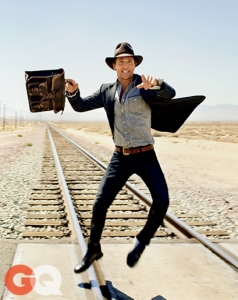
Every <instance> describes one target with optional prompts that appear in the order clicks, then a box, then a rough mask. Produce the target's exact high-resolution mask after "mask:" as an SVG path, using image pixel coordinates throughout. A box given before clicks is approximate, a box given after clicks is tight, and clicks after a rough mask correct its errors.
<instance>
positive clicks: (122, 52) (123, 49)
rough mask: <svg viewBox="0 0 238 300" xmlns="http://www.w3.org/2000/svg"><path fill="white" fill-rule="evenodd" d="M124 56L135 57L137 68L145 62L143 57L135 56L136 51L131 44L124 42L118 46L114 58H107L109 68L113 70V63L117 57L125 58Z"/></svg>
mask: <svg viewBox="0 0 238 300" xmlns="http://www.w3.org/2000/svg"><path fill="white" fill-rule="evenodd" d="M123 56H133V57H134V59H135V64H136V67H137V66H139V64H140V63H141V62H142V60H143V57H142V56H141V55H135V54H134V51H133V49H132V47H131V45H130V44H128V43H126V42H123V43H120V44H118V45H117V46H116V49H115V50H114V57H107V58H106V59H105V61H106V64H107V65H108V67H110V68H111V69H113V63H114V62H115V60H116V59H117V57H123ZM113 70H114V69H113Z"/></svg>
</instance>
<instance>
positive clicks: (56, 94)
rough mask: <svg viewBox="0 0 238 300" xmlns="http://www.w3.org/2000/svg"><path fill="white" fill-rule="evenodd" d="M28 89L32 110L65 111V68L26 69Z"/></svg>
mask: <svg viewBox="0 0 238 300" xmlns="http://www.w3.org/2000/svg"><path fill="white" fill-rule="evenodd" d="M25 79H26V90H27V96H28V101H29V107H30V111H31V112H33V113H35V112H43V111H49V110H53V111H54V113H58V112H59V111H62V113H63V111H64V106H65V78H64V70H63V69H56V70H44V71H26V72H25Z"/></svg>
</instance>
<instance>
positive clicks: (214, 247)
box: [54, 128, 238, 269]
mask: <svg viewBox="0 0 238 300" xmlns="http://www.w3.org/2000/svg"><path fill="white" fill-rule="evenodd" d="M54 130H55V131H57V132H58V133H59V134H60V135H62V136H64V137H65V138H66V139H67V140H68V141H69V142H70V143H72V144H73V145H74V146H75V147H76V148H78V149H80V150H81V151H82V152H84V153H85V154H86V155H88V156H89V157H90V158H91V159H93V160H95V161H96V162H97V164H99V165H100V166H101V167H103V168H104V169H106V168H107V165H105V164H104V163H103V162H101V161H100V160H98V159H97V158H96V157H95V156H93V155H92V154H90V153H89V152H88V151H87V150H85V149H84V148H82V147H81V146H79V145H77V144H76V143H75V142H74V141H73V140H71V139H70V138H69V137H67V136H66V135H65V134H63V133H62V132H60V131H58V130H57V129H55V128H54ZM126 186H127V187H128V188H129V189H130V190H131V191H132V192H134V193H135V194H136V195H137V196H138V197H139V198H140V199H141V200H142V201H144V202H145V203H146V204H148V205H149V206H151V205H152V199H151V198H150V197H149V196H147V195H146V194H145V193H143V192H142V191H140V190H139V189H138V188H137V187H135V186H134V185H133V184H131V183H130V182H128V181H127V182H126ZM166 218H167V219H168V220H169V221H172V222H173V223H175V224H176V225H177V226H178V227H180V228H182V229H183V230H185V231H186V232H187V233H189V234H190V235H191V236H193V237H194V238H195V239H196V240H198V241H199V242H200V243H201V244H203V245H204V246H206V247H207V248H208V249H210V250H211V251H212V252H214V253H215V254H217V255H218V256H219V257H221V258H222V259H223V260H225V261H226V262H228V263H229V264H231V265H232V266H233V267H235V268H236V269H238V261H237V260H236V259H235V258H234V257H232V256H231V255H229V254H228V253H226V252H225V251H224V250H222V249H221V248H219V247H218V246H217V245H216V244H214V243H212V242H211V241H209V240H208V239H206V238H205V237H204V236H202V235H201V234H200V233H198V232H197V231H196V230H194V229H193V228H192V227H191V226H189V225H187V224H186V223H185V222H183V221H182V220H180V219H179V218H177V217H176V216H175V215H173V214H172V213H170V212H167V213H166Z"/></svg>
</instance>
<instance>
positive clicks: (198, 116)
mask: <svg viewBox="0 0 238 300" xmlns="http://www.w3.org/2000/svg"><path fill="white" fill-rule="evenodd" d="M15 111H16V110H14V109H13V108H8V109H7V110H6V118H9V117H10V118H14V117H15V115H16V112H15ZM2 116H3V111H1V118H2ZM20 116H23V118H24V119H31V120H33V119H34V120H42V121H56V122H58V121H79V122H93V121H107V117H106V113H105V110H104V109H103V108H100V109H95V110H93V111H89V112H84V113H78V112H75V111H73V110H72V108H70V107H68V108H66V109H65V111H64V113H63V114H61V112H59V113H57V114H54V112H53V111H49V112H42V113H31V112H30V111H20V112H19V110H18V112H17V118H18V119H19V118H20ZM188 121H221V122H223V121H237V122H238V105H235V104H221V105H213V106H209V105H203V104H202V105H199V106H198V107H197V108H196V109H195V110H194V111H193V113H192V114H191V115H190V117H189V118H188Z"/></svg>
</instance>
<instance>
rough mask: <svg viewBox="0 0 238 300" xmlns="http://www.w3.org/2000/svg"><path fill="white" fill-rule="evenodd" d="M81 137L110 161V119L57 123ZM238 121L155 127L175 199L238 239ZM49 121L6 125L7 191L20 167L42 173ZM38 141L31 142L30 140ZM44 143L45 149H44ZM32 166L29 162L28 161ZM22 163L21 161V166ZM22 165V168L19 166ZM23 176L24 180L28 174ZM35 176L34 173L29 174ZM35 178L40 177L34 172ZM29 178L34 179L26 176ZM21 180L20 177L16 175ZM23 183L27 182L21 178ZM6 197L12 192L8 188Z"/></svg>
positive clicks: (2, 137)
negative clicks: (168, 129) (9, 172)
mask: <svg viewBox="0 0 238 300" xmlns="http://www.w3.org/2000/svg"><path fill="white" fill-rule="evenodd" d="M52 125H53V126H55V127H58V128H60V129H62V130H63V132H65V133H66V134H67V135H69V136H72V137H73V138H74V139H75V140H76V141H77V140H78V141H79V142H80V141H82V142H84V144H85V143H86V145H87V149H88V150H89V151H91V152H92V153H93V154H94V155H95V156H96V155H97V156H99V158H101V159H103V160H104V161H106V162H109V160H110V157H111V155H112V153H113V151H114V144H113V140H112V136H111V133H110V129H109V126H108V124H107V123H79V122H77V123H76V122H74V123H73V122H67V123H66V122H64V123H52ZM237 129H238V123H185V124H184V125H183V126H182V127H181V129H180V130H178V131H177V132H176V133H174V134H172V133H165V132H156V131H153V130H152V134H153V136H154V140H155V151H156V154H157V157H158V159H159V162H160V164H161V167H162V170H163V172H164V174H165V178H166V180H167V184H168V187H169V193H170V199H171V201H180V202H181V204H184V205H186V206H187V207H190V208H191V212H199V213H200V214H201V215H203V216H204V220H206V219H207V218H211V219H213V220H214V221H219V223H221V224H222V227H221V229H225V230H228V231H229V233H230V238H234V239H238V219H237V215H238V130H237ZM44 136H45V124H44V123H41V124H38V125H30V126H25V127H22V128H17V129H13V128H10V127H9V128H5V129H4V130H0V176H1V175H2V176H1V177H0V178H1V180H3V181H4V184H3V186H2V188H3V191H4V190H5V189H6V186H8V183H7V182H5V181H6V180H7V175H4V174H6V172H7V170H10V169H11V166H12V167H15V169H12V175H11V176H10V177H9V180H11V181H12V180H13V178H15V177H16V178H18V168H19V166H20V168H21V172H23V168H22V166H23V161H24V167H25V170H26V171H24V172H25V173H27V174H28V173H29V174H30V173H31V178H33V175H32V174H36V173H37V172H40V169H39V167H38V166H39V164H40V162H35V161H36V160H41V156H42V154H43V149H44ZM28 142H31V143H32V146H31V147H28V146H27V143H28ZM41 148H42V150H41ZM30 158H31V159H32V165H33V167H34V168H35V169H33V167H32V166H30V167H27V160H30ZM17 162H19V164H18V165H17ZM17 166H18V167H17ZM25 173H24V174H22V175H21V180H23V178H24V176H28V175H27V174H25ZM28 177H29V176H28ZM34 177H35V176H34ZM24 180H25V181H24V182H25V183H24V184H26V182H27V181H28V179H24ZM14 182H15V185H16V179H14ZM21 184H23V183H21ZM6 199H9V195H7V192H6Z"/></svg>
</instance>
